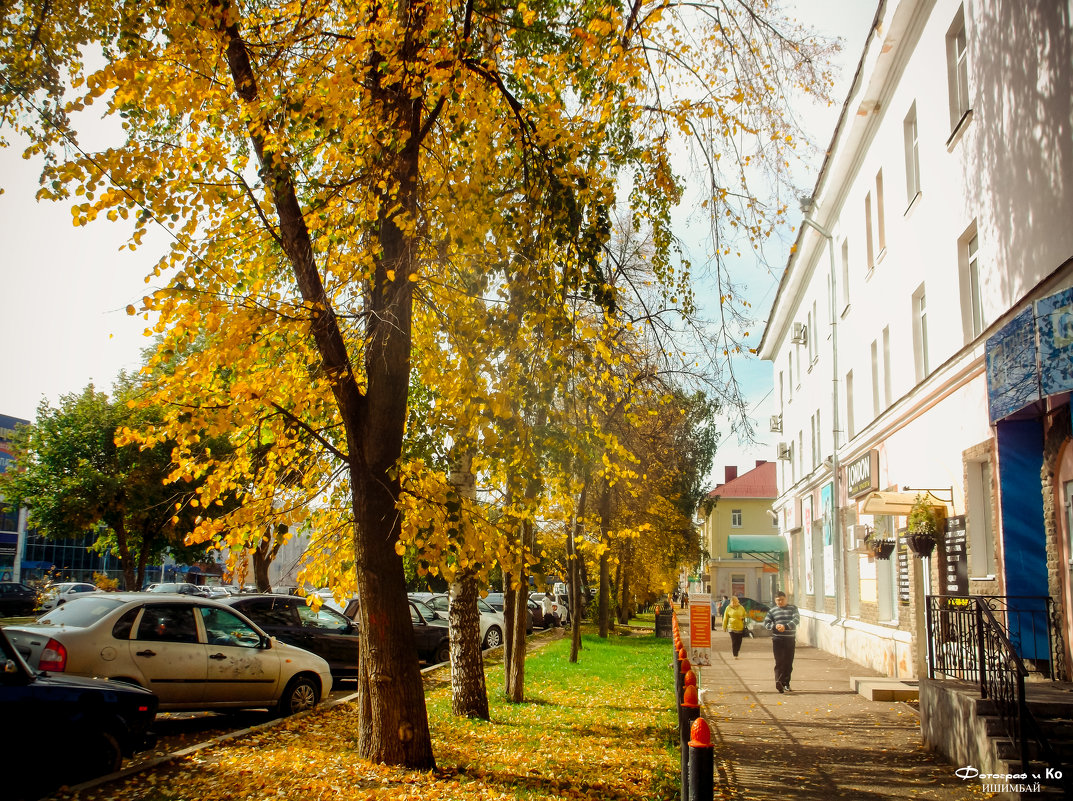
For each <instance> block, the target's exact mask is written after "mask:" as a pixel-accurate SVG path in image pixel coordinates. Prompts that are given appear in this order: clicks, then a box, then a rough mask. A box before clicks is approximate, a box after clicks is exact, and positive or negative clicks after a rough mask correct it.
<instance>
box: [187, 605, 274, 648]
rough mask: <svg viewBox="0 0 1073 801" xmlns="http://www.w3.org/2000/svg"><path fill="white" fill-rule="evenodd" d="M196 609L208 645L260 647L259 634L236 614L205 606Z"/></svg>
mask: <svg viewBox="0 0 1073 801" xmlns="http://www.w3.org/2000/svg"><path fill="white" fill-rule="evenodd" d="M198 611H200V612H201V619H202V622H203V623H204V624H205V638H206V641H207V642H208V643H209V644H210V645H230V646H234V647H236V648H260V647H261V643H262V640H261V635H260V634H259V633H258V632H257V630H256V629H255V628H253V627H252V626H251V625H249V624H248V623H247V622H246V621H245V620H242V619H241V618H240V617H238V616H237V615H235V614H232V613H231V612H229V611H226V610H223V609H213V608H211V607H207V606H203V607H200V609H199V610H198ZM210 658H212V657H210Z"/></svg>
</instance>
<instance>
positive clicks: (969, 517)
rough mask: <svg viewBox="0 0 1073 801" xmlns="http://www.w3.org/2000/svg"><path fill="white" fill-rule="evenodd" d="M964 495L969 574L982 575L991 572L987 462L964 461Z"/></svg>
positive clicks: (992, 536) (992, 554) (992, 535)
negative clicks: (966, 485)
mask: <svg viewBox="0 0 1073 801" xmlns="http://www.w3.org/2000/svg"><path fill="white" fill-rule="evenodd" d="M965 472H966V478H967V483H968V487H967V489H968V497H967V498H966V501H967V508H966V510H965V511H966V515H965V527H966V528H967V529H968V531H967V532H966V534H967V537H968V541H969V543H968V544H969V575H970V576H972V577H974V578H985V577H989V576H993V575H994V573H995V533H994V523H993V520H992V497H991V483H992V480H993V476H992V469H991V461H990V460H989V459H983V460H981V461H974V462H966V464H965Z"/></svg>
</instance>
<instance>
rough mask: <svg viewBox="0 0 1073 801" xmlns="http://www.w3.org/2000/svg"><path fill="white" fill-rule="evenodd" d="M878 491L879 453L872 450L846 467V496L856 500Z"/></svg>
mask: <svg viewBox="0 0 1073 801" xmlns="http://www.w3.org/2000/svg"><path fill="white" fill-rule="evenodd" d="M877 489H879V451H877V450H875V449H874V448H873V449H872V450H870V451H868V453H865V454H863V455H862V456H860V457H858V458H856V459H854V460H853V461H852V462H850V463H849V464H847V465H846V494H847V495H848V496H849V497H850V498H856V497H857V496H858V495H863V494H864V493H866V492H873V491H875V490H877Z"/></svg>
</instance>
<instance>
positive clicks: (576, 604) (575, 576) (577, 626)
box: [566, 472, 589, 664]
mask: <svg viewBox="0 0 1073 801" xmlns="http://www.w3.org/2000/svg"><path fill="white" fill-rule="evenodd" d="M588 495H589V475H588V473H587V472H586V474H585V482H584V483H583V484H582V485H581V494H580V495H579V496H578V502H577V509H576V510H575V511H574V521H573V524H572V525H571V526H570V530H569V533H568V534H567V538H566V550H567V559H568V563H569V568H570V569H569V577H570V578H569V581H570V605H571V607H572V611H573V614H572V615H571V616H570V662H571V663H574V664H576V663H577V657H578V652H579V651H581V621H582V620H584V619H585V595H584V593H583V592H582V591H581V568H582V566H581V564H579V563H580V561H581V560H580V559H578V553H577V541H578V537H580V536H581V527H582V525H583V523H582V520H584V515H585V503H586V501H587V499H588Z"/></svg>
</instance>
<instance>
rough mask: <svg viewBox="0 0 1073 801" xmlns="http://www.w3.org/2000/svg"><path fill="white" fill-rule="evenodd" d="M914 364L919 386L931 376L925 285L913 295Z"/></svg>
mask: <svg viewBox="0 0 1073 801" xmlns="http://www.w3.org/2000/svg"><path fill="white" fill-rule="evenodd" d="M913 364H914V366H915V368H916V380H917V383H918V384H919V383H920V382H921V381H923V380H924V379H925V378H927V377H928V376H929V375H931V366H930V364H929V363H928V298H927V295H925V294H924V284H921V285H920V286H918V287H917V288H916V291H915V292H914V293H913Z"/></svg>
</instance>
